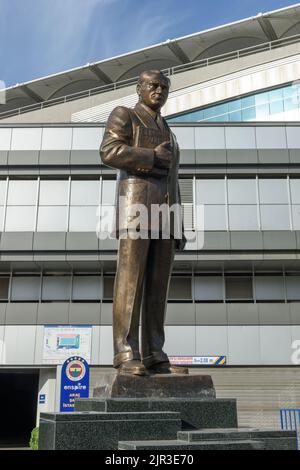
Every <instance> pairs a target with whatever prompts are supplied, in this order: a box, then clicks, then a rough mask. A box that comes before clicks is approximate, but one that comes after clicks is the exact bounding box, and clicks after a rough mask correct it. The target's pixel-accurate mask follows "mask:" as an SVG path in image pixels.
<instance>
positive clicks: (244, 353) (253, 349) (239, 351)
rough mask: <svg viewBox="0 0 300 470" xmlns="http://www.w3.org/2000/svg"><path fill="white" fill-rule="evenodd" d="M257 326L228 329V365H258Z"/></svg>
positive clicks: (259, 360) (259, 361) (258, 343)
mask: <svg viewBox="0 0 300 470" xmlns="http://www.w3.org/2000/svg"><path fill="white" fill-rule="evenodd" d="M259 334H260V331H259V326H249V325H247V326H229V327H228V364H229V365H252V364H257V365H260V364H261V363H262V362H261V354H260V340H259Z"/></svg>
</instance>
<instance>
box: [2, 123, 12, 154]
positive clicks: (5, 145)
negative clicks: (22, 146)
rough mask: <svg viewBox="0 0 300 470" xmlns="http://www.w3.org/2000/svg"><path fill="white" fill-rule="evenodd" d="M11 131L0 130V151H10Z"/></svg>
mask: <svg viewBox="0 0 300 470" xmlns="http://www.w3.org/2000/svg"><path fill="white" fill-rule="evenodd" d="M11 134H12V129H9V128H8V129H5V128H4V129H0V151H3V150H4V151H5V150H10V141H11Z"/></svg>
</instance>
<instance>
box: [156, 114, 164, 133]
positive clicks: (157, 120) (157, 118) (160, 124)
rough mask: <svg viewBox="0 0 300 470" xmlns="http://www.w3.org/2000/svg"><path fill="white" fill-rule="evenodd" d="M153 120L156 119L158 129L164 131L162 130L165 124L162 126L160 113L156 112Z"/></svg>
mask: <svg viewBox="0 0 300 470" xmlns="http://www.w3.org/2000/svg"><path fill="white" fill-rule="evenodd" d="M155 121H156V124H157V126H158V127H159V129H160V130H161V131H164V130H165V126H164V123H163V120H162V117H161V114H160V113H157V115H156V118H155Z"/></svg>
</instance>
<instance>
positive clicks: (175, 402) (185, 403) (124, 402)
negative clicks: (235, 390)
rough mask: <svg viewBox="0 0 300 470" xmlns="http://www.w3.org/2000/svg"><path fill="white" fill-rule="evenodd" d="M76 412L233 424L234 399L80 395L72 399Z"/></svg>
mask: <svg viewBox="0 0 300 470" xmlns="http://www.w3.org/2000/svg"><path fill="white" fill-rule="evenodd" d="M75 410H76V411H97V412H109V413H112V412H113V413H115V412H149V411H152V412H153V411H157V412H158V411H160V412H162V411H171V412H178V413H180V417H181V420H182V429H189V428H190V429H191V428H194V429H204V428H234V427H237V425H238V423H237V408H236V400H235V399H227V398H226V399H218V398H217V399H209V400H204V399H199V398H179V397H175V398H80V399H77V400H75Z"/></svg>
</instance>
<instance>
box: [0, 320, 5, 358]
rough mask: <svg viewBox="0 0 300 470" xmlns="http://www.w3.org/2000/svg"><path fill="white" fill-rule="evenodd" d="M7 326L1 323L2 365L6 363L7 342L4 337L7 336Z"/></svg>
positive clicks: (0, 351)
mask: <svg viewBox="0 0 300 470" xmlns="http://www.w3.org/2000/svg"><path fill="white" fill-rule="evenodd" d="M5 328H6V327H5V326H4V325H0V365H1V364H5V357H6V354H5V343H4V337H5Z"/></svg>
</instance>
